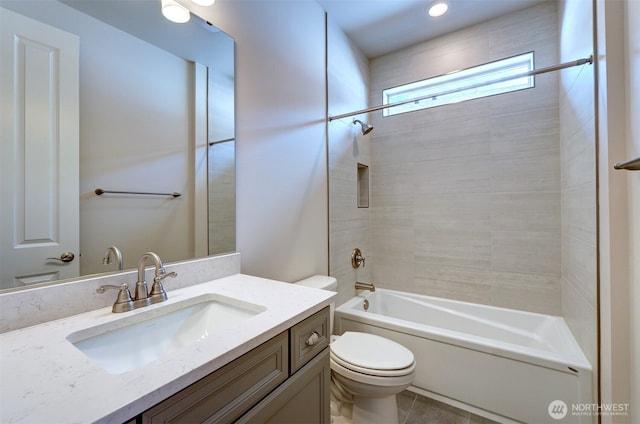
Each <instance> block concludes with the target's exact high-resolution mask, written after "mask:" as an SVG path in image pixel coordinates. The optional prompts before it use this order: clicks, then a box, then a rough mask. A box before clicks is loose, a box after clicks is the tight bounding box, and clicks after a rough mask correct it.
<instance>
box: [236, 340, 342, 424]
mask: <svg viewBox="0 0 640 424" xmlns="http://www.w3.org/2000/svg"><path fill="white" fill-rule="evenodd" d="M330 384H331V370H330V366H329V348H325V349H324V351H323V352H322V353H320V354H319V355H318V356H316V357H315V358H314V359H313V360H311V361H310V362H309V363H307V364H306V365H305V366H304V367H302V368H301V369H300V370H299V371H298V372H296V373H295V374H293V375H292V376H291V378H289V379H288V380H287V381H286V382H284V383H283V384H281V385H280V387H278V388H277V389H276V390H274V391H273V392H272V393H271V394H269V396H267V397H266V398H265V399H263V400H262V401H261V402H260V403H259V404H257V405H256V406H255V407H254V408H252V409H251V410H250V411H249V412H247V413H246V414H245V415H244V416H242V417H241V418H240V419H239V420H238V421H237V423H260V424H262V423H264V424H328V423H329V422H330V421H331V413H330V406H329V390H330Z"/></svg>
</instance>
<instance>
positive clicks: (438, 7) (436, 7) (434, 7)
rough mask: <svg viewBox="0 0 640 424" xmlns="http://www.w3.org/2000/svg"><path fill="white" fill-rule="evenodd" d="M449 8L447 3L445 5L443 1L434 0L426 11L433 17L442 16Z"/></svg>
mask: <svg viewBox="0 0 640 424" xmlns="http://www.w3.org/2000/svg"><path fill="white" fill-rule="evenodd" d="M448 9H449V5H447V3H446V2H444V1H440V0H439V1H434V2H433V3H431V4H430V5H429V9H428V13H429V16H431V17H433V18H437V17H438V16H442V15H444V14H445V13H447V10H448Z"/></svg>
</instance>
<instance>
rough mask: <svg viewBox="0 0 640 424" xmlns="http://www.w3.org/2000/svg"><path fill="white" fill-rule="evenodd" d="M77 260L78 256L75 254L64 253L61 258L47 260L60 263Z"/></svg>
mask: <svg viewBox="0 0 640 424" xmlns="http://www.w3.org/2000/svg"><path fill="white" fill-rule="evenodd" d="M75 258H76V255H74V254H73V252H62V254H61V255H60V257H59V258H47V260H49V259H50V260H53V261H60V262H71V261H72V260H74V259H75Z"/></svg>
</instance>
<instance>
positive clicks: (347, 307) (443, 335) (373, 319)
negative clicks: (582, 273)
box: [334, 288, 593, 375]
mask: <svg viewBox="0 0 640 424" xmlns="http://www.w3.org/2000/svg"><path fill="white" fill-rule="evenodd" d="M376 292H382V293H385V292H389V293H393V294H396V295H409V296H413V297H419V298H424V299H427V300H429V299H433V300H435V301H439V302H440V301H444V302H446V303H451V304H454V305H462V306H464V305H473V306H475V307H477V306H481V307H486V308H490V309H498V310H501V311H508V312H515V313H519V314H525V315H527V316H534V317H535V316H537V317H544V318H546V319H547V318H552V319H553V320H554V321H555V323H554V325H558V326H560V328H559V330H560V331H561V332H562V333H564V336H566V337H570V340H569V344H570V347H571V351H570V352H563V354H559V353H556V352H552V351H547V350H542V349H538V348H535V347H525V346H522V345H518V344H515V343H508V342H504V341H501V340H495V339H489V338H487V337H482V336H475V335H473V334H468V333H462V332H459V331H454V330H447V329H442V328H440V327H435V326H430V325H426V324H415V323H413V322H411V321H407V320H404V319H399V318H393V317H389V316H385V315H380V314H375V313H371V312H365V311H363V310H361V309H359V308H361V305H362V302H363V300H364V299H369V298H371V297H372V296H373V297H375V296H376V294H375V292H374V293H370V292H364V293H359V294H358V295H356V296H355V297H353V298H351V299H349V300H347V301H346V302H344V303H343V304H341V305H340V306H337V307H336V309H335V316H334V320H335V325H336V329H338V330H340V331H341V323H340V320H341V319H350V320H352V321H362V322H363V323H365V324H368V325H372V326H375V327H379V328H389V329H391V330H394V331H398V332H401V333H404V334H407V335H413V336H417V337H424V338H427V339H430V340H433V341H437V342H440V343H447V344H453V345H456V346H461V347H464V348H467V349H472V350H476V351H479V352H483V353H487V354H490V355H496V356H501V357H504V358H508V359H515V360H519V361H522V362H526V363H531V364H534V365H538V366H543V367H547V368H551V369H554V370H557V371H561V372H566V373H570V374H574V375H577V374H580V373H591V372H592V371H593V367H592V365H591V363H590V362H589V361H588V360H587V358H586V356H585V355H584V352H582V349H580V346H579V345H578V343H577V342H576V340H575V337H574V336H573V333H571V331H570V330H569V327H568V326H567V324H566V322H565V321H564V318H562V317H559V316H555V315H545V314H540V313H536V312H528V311H520V310H516V309H509V308H503V307H498V306H492V305H484V304H478V303H472V302H465V301H460V300H455V299H447V298H442V297H436V296H428V295H422V294H416V293H409V292H403V291H399V290H390V289H384V288H376ZM353 317H356V319H354V318H353ZM416 333H418V334H416ZM454 342H455V343H454Z"/></svg>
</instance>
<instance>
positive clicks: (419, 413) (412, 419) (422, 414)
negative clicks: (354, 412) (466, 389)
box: [396, 390, 496, 424]
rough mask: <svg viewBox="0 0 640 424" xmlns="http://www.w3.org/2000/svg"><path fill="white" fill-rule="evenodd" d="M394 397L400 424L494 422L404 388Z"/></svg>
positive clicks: (481, 423) (486, 423) (476, 423)
mask: <svg viewBox="0 0 640 424" xmlns="http://www.w3.org/2000/svg"><path fill="white" fill-rule="evenodd" d="M396 399H397V402H398V420H399V422H400V424H496V422H495V421H492V420H489V419H487V418H484V417H480V416H478V415H475V414H472V413H470V412H467V411H463V410H462V409H458V408H455V407H453V406H450V405H447V404H445V403H442V402H438V401H437V400H433V399H429V398H426V397H423V396H420V395H418V394H415V393H412V392H409V391H406V390H405V391H404V392H402V393H400V394H399V395H397V398H396Z"/></svg>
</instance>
